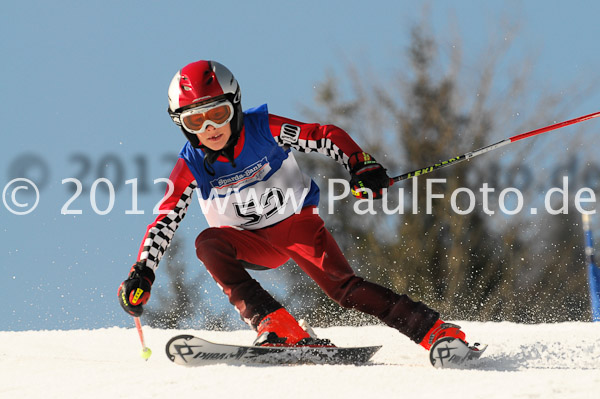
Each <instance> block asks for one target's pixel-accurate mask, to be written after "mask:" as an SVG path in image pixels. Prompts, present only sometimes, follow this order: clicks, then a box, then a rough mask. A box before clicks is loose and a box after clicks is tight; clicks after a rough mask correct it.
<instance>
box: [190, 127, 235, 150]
mask: <svg viewBox="0 0 600 399" xmlns="http://www.w3.org/2000/svg"><path fill="white" fill-rule="evenodd" d="M196 136H198V139H199V140H200V142H201V143H202V144H204V145H205V146H207V147H208V148H210V149H211V150H213V151H219V150H222V149H223V147H225V144H227V141H229V138H230V137H231V124H230V123H228V124H226V125H225V126H221V127H219V128H215V127H214V126H210V125H209V126H207V127H206V130H205V131H204V132H202V133H196Z"/></svg>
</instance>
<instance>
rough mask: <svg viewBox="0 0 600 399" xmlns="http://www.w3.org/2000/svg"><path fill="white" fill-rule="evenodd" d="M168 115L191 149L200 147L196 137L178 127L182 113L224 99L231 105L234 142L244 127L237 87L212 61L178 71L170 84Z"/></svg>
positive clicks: (221, 67) (224, 68)
mask: <svg viewBox="0 0 600 399" xmlns="http://www.w3.org/2000/svg"><path fill="white" fill-rule="evenodd" d="M168 94H169V109H168V112H169V116H170V117H171V119H173V122H175V124H176V125H177V126H179V127H181V131H182V132H183V134H184V135H185V137H186V138H187V139H188V140H189V141H190V143H191V144H192V146H193V147H195V148H200V147H202V145H201V143H200V141H199V140H198V137H197V136H196V135H195V134H192V133H190V132H188V131H186V130H185V129H184V128H183V127H182V126H181V119H180V117H181V112H182V111H185V110H187V109H190V108H194V107H196V106H198V105H206V104H208V103H211V102H215V101H219V100H223V99H226V100H228V101H229V102H230V103H231V104H232V105H233V110H234V115H233V119H232V120H231V136H232V137H231V139H230V141H237V138H238V137H239V135H240V132H241V130H242V127H243V114H242V102H241V98H242V94H241V91H240V86H239V84H238V82H237V80H236V79H235V77H234V76H233V74H232V73H231V71H230V70H229V69H227V68H226V67H225V66H224V65H222V64H220V63H218V62H215V61H196V62H192V63H191V64H188V65H186V66H185V67H183V68H182V69H181V70H179V71H178V72H177V73H176V74H175V76H174V77H173V79H172V80H171V84H170V85H169V92H168Z"/></svg>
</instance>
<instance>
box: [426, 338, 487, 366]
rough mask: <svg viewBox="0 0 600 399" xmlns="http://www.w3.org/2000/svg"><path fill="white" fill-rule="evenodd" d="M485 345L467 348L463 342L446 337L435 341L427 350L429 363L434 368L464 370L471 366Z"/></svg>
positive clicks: (484, 348)
mask: <svg viewBox="0 0 600 399" xmlns="http://www.w3.org/2000/svg"><path fill="white" fill-rule="evenodd" d="M486 349H487V345H484V346H480V345H479V344H475V345H474V346H468V345H467V344H466V343H465V342H464V341H462V340H460V339H456V338H452V337H446V338H442V339H439V340H437V341H435V343H434V344H433V346H432V347H431V349H430V350H429V361H430V362H431V364H432V365H433V367H436V368H465V367H469V366H471V365H473V364H474V363H475V362H476V361H477V359H479V358H480V357H481V355H482V354H483V352H484V351H485V350H486Z"/></svg>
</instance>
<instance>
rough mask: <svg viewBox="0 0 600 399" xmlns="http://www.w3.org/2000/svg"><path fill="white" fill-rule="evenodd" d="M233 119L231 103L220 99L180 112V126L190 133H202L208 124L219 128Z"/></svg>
mask: <svg viewBox="0 0 600 399" xmlns="http://www.w3.org/2000/svg"><path fill="white" fill-rule="evenodd" d="M232 119H233V105H231V103H230V102H229V101H228V100H221V101H217V102H214V103H210V104H206V105H204V106H199V107H195V108H190V109H186V110H185V111H183V112H182V113H181V116H180V119H179V120H180V121H181V126H183V128H184V129H185V130H186V131H188V132H190V133H194V134H196V133H202V132H204V131H205V130H206V128H207V127H208V126H212V127H214V128H217V129H218V128H220V127H223V126H225V125H226V124H228V123H229V122H231V120H232Z"/></svg>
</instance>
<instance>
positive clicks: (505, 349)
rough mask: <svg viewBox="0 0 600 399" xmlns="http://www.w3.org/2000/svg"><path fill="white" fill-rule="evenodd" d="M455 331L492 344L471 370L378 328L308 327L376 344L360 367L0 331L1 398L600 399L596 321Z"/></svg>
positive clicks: (219, 336) (242, 334)
mask: <svg viewBox="0 0 600 399" xmlns="http://www.w3.org/2000/svg"><path fill="white" fill-rule="evenodd" d="M458 324H460V325H462V327H463V329H464V330H465V331H466V332H467V338H470V339H471V340H472V341H475V340H477V339H479V340H481V341H482V342H486V343H488V344H489V345H490V346H489V348H488V350H487V352H486V356H485V358H482V359H481V362H480V365H479V367H478V369H469V370H438V369H434V368H433V367H431V366H430V365H429V361H428V358H427V353H426V352H425V351H424V350H423V349H421V348H420V347H418V346H417V345H415V344H413V343H411V342H410V341H409V340H408V339H407V338H405V337H404V336H402V335H400V334H399V333H397V332H396V331H394V330H392V329H390V328H387V327H383V326H369V327H334V328H327V329H315V331H316V333H317V334H318V335H319V336H323V337H328V338H330V339H332V340H333V342H335V343H336V344H337V345H339V346H352V345H361V344H365V345H378V344H383V348H382V349H381V350H380V351H379V353H378V354H376V355H375V357H374V358H373V361H372V363H371V364H369V365H365V366H311V365H307V366H264V365H262V366H226V365H216V366H207V367H200V368H185V367H181V366H177V365H174V364H172V363H171V362H170V361H169V360H168V359H167V357H166V356H165V353H164V344H165V343H166V341H167V340H168V339H169V338H170V337H172V336H173V335H175V334H176V333H178V331H173V330H158V329H151V328H148V327H145V330H144V331H145V335H146V341H147V342H146V343H147V345H148V346H149V347H150V348H152V350H153V352H154V353H153V355H152V357H151V358H150V360H149V361H147V362H145V361H143V360H142V359H141V358H140V356H139V352H140V348H141V346H140V343H139V339H138V336H137V332H136V331H135V328H132V329H123V328H116V327H115V328H108V329H99V330H72V331H26V332H11V331H8V332H0V343H1V345H0V398H61V399H64V398H162V399H164V398H260V399H267V398H278V399H283V398H331V399H333V398H446V397H457V398H460V399H464V398H486V399H494V398H503V399H506V398H544V399H547V398H568V399H571V398H600V365H599V360H600V323H595V324H593V323H561V324H541V325H520V324H513V323H507V322H503V323H472V322H458ZM181 332H182V333H193V334H195V335H198V336H202V337H204V338H206V339H209V340H213V341H218V342H227V343H250V342H252V340H253V338H254V333H253V332H251V331H231V332H215V331H192V330H184V331H181Z"/></svg>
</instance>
